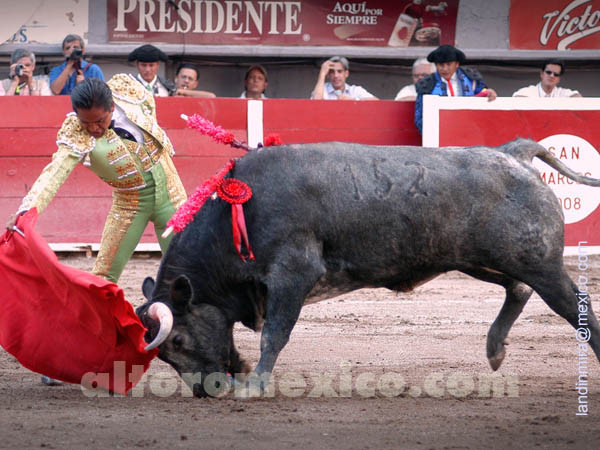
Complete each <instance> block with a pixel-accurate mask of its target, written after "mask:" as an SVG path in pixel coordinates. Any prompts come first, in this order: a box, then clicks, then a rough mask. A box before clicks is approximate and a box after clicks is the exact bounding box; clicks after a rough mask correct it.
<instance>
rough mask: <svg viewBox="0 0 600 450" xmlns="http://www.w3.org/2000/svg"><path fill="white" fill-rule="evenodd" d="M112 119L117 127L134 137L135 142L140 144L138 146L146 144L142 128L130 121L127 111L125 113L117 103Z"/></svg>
mask: <svg viewBox="0 0 600 450" xmlns="http://www.w3.org/2000/svg"><path fill="white" fill-rule="evenodd" d="M112 118H113V120H114V121H115V127H117V128H123V129H125V130H127V131H129V132H130V133H131V134H132V135H133V137H134V138H135V140H136V141H137V142H138V144H143V143H144V135H143V133H142V130H141V129H140V127H138V126H137V125H136V124H135V123H133V122H132V121H131V120H129V118H128V117H127V115H126V114H125V111H123V110H122V109H121V108H120V107H119V105H117V104H116V103H115V109H114V111H113V115H112Z"/></svg>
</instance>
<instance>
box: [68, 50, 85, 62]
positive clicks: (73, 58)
mask: <svg viewBox="0 0 600 450" xmlns="http://www.w3.org/2000/svg"><path fill="white" fill-rule="evenodd" d="M82 56H83V50H81V49H80V48H76V49H73V51H72V52H71V56H69V59H70V60H71V61H77V60H79V59H81V57H82Z"/></svg>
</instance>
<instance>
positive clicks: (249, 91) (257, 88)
mask: <svg viewBox="0 0 600 450" xmlns="http://www.w3.org/2000/svg"><path fill="white" fill-rule="evenodd" d="M268 84H269V83H268V80H267V70H266V69H265V68H264V67H263V66H261V65H260V64H256V65H254V66H252V67H250V68H249V69H248V70H247V71H246V76H245V77H244V87H245V88H246V90H245V91H244V92H242V95H240V98H252V99H257V100H258V99H261V98H267V97H266V96H265V90H266V89H267V85H268Z"/></svg>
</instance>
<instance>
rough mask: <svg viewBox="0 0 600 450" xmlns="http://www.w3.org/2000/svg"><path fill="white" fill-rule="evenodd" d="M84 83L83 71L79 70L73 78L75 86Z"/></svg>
mask: <svg viewBox="0 0 600 450" xmlns="http://www.w3.org/2000/svg"><path fill="white" fill-rule="evenodd" d="M84 81H85V76H84V75H83V70H81V69H79V70H78V71H77V76H76V77H75V84H79V83H83V82H84Z"/></svg>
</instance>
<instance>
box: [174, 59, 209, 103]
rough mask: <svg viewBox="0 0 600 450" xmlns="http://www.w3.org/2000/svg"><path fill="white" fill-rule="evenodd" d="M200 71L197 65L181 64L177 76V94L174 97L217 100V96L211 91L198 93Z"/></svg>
mask: <svg viewBox="0 0 600 450" xmlns="http://www.w3.org/2000/svg"><path fill="white" fill-rule="evenodd" d="M199 78H200V71H199V70H198V67H197V66H196V65H195V64H187V63H184V64H180V65H179V67H178V68H177V72H176V74H175V92H173V95H176V96H183V97H198V98H215V97H216V95H215V94H214V93H213V92H209V91H198V90H196V88H197V87H198V79H199Z"/></svg>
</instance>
